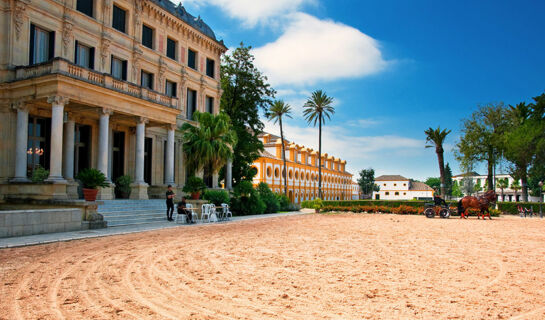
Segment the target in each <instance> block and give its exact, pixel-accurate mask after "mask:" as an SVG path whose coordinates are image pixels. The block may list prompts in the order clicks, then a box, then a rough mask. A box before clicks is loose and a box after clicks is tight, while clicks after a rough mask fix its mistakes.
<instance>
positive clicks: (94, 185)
mask: <svg viewBox="0 0 545 320" xmlns="http://www.w3.org/2000/svg"><path fill="white" fill-rule="evenodd" d="M76 178H77V179H79V180H80V181H81V183H82V184H83V198H84V199H85V201H95V200H96V199H97V193H98V188H104V187H107V186H108V183H107V182H106V176H105V175H104V173H102V172H101V171H100V170H97V169H84V170H82V171H81V172H80V173H79V174H78V176H77V177H76Z"/></svg>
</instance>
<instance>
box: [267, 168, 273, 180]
mask: <svg viewBox="0 0 545 320" xmlns="http://www.w3.org/2000/svg"><path fill="white" fill-rule="evenodd" d="M271 175H272V170H271V167H267V178H270V177H271Z"/></svg>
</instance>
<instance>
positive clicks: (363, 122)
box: [347, 119, 382, 128]
mask: <svg viewBox="0 0 545 320" xmlns="http://www.w3.org/2000/svg"><path fill="white" fill-rule="evenodd" d="M347 124H348V125H349V126H352V127H358V128H370V127H374V126H378V125H380V124H382V121H381V120H378V119H357V120H350V121H348V122H347Z"/></svg>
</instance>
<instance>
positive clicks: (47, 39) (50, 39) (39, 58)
mask: <svg viewBox="0 0 545 320" xmlns="http://www.w3.org/2000/svg"><path fill="white" fill-rule="evenodd" d="M54 55H55V32H54V31H47V30H44V29H42V28H39V27H36V26H35V25H33V24H31V25H30V59H29V61H30V64H37V63H42V62H46V61H48V60H50V59H53V56H54Z"/></svg>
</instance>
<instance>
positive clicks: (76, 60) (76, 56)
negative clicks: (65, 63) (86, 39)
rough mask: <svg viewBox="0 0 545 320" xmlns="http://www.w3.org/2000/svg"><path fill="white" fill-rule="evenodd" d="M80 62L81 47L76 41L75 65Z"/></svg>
mask: <svg viewBox="0 0 545 320" xmlns="http://www.w3.org/2000/svg"><path fill="white" fill-rule="evenodd" d="M78 62H79V46H78V40H76V50H74V63H75V64H78Z"/></svg>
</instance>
